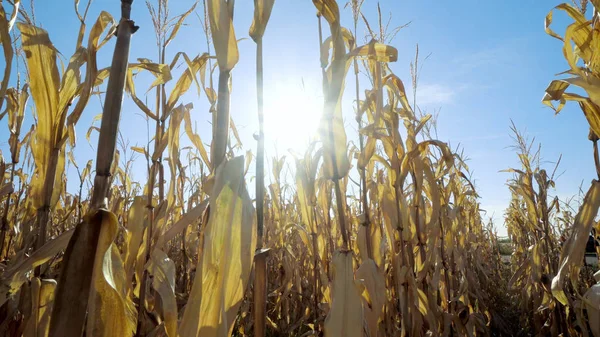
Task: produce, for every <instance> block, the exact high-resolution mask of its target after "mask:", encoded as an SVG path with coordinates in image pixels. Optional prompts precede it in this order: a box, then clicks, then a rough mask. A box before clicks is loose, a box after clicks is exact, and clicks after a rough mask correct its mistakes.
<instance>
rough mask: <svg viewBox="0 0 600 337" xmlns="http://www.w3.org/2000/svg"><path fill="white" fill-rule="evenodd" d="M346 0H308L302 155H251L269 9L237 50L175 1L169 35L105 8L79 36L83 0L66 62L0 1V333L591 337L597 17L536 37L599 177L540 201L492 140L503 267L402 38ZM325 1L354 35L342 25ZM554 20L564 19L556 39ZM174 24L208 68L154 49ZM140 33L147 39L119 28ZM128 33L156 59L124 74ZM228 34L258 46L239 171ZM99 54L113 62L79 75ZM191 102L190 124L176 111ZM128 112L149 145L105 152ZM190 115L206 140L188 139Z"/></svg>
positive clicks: (126, 2) (127, 12)
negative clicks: (308, 70) (139, 165)
mask: <svg viewBox="0 0 600 337" xmlns="http://www.w3.org/2000/svg"><path fill="white" fill-rule="evenodd" d="M111 1H114V2H117V1H116V0H111ZM136 1H141V0H136ZM363 2H364V0H350V1H349V2H348V4H346V3H342V2H341V1H337V2H336V0H313V1H312V3H313V4H312V5H311V4H310V2H306V6H312V7H313V9H314V11H315V13H316V16H315V20H314V27H313V28H314V29H313V32H314V34H313V35H314V39H315V44H314V45H315V48H316V47H317V43H318V46H319V47H318V48H319V49H318V50H317V53H316V54H317V55H320V58H319V61H320V64H321V72H322V80H323V81H322V84H323V88H322V94H323V97H324V99H323V102H322V106H321V108H322V111H320V115H321V119H320V121H315V123H319V127H318V134H317V138H316V141H314V142H312V143H311V144H310V146H308V147H307V149H306V151H305V152H304V153H291V154H289V155H276V156H272V155H271V156H269V154H267V153H266V151H265V137H264V134H265V132H268V130H265V128H264V124H265V118H267V117H268V116H265V114H264V100H265V96H266V95H268V91H267V90H264V88H263V82H264V81H263V75H264V69H266V68H268V67H269V64H268V63H266V62H263V54H264V53H268V52H270V49H269V48H268V44H269V41H268V39H265V40H263V36H264V34H265V31H268V30H269V28H270V27H269V26H268V22H269V19H270V16H271V12H272V9H273V7H274V6H277V4H276V3H275V0H254V13H244V12H239V11H238V12H236V15H240V16H241V15H244V16H252V25H251V26H250V27H247V29H248V33H246V31H240V29H241V28H240V27H239V26H236V27H235V28H236V29H237V30H234V25H233V16H234V7H235V2H234V0H204V1H202V2H192V1H189V10H187V11H186V12H184V13H182V14H180V15H177V16H171V15H170V13H169V3H168V1H167V0H148V1H147V2H146V3H145V5H146V6H132V3H133V0H121V13H108V12H105V11H103V12H101V14H100V15H99V16H98V17H97V18H91V17H88V9H89V7H90V4H91V0H89V1H88V2H81V3H80V1H79V0H75V1H74V8H75V15H76V16H77V19H78V21H79V23H80V25H79V30H78V38H77V41H74V42H75V52H74V54H73V55H71V56H70V57H68V58H67V60H68V62H67V63H66V64H63V63H62V62H61V59H60V57H61V55H62V54H60V52H59V51H58V50H57V49H56V48H55V46H54V45H53V43H52V41H53V33H54V32H52V31H46V30H45V29H43V28H42V26H43V25H40V24H39V23H38V22H36V21H35V18H34V16H33V14H34V13H33V6H31V8H29V7H27V6H24V4H22V3H21V1H20V0H7V1H2V2H1V3H0V41H1V45H2V49H3V52H4V67H5V68H4V72H3V76H2V82H1V83H0V120H4V119H6V120H4V121H3V122H6V124H7V125H8V130H3V131H1V132H0V141H2V142H4V141H8V147H7V150H8V151H6V152H5V153H0V260H1V262H0V336H27V337H29V336H36V337H42V336H51V337H61V336H88V337H90V336H167V337H177V336H181V337H192V336H193V337H195V336H202V337H210V336H215V337H216V336H219V337H223V336H257V337H264V336H326V337H337V336H348V337H358V336H370V337H376V336H596V337H600V273H597V274H596V275H595V278H594V275H593V270H592V268H591V267H589V266H586V265H584V253H585V242H587V238H588V235H589V233H590V232H591V230H592V229H593V228H595V229H596V231H595V233H599V234H598V235H599V236H600V222H597V221H596V216H597V213H598V209H599V207H600V159H599V154H598V145H597V142H598V139H599V137H598V136H597V135H600V49H599V48H600V33H599V32H600V26H599V20H600V16H599V15H598V13H597V11H596V8H600V1H598V0H591V1H590V2H589V3H588V2H587V1H582V2H578V3H565V4H562V5H559V6H557V7H556V8H554V9H552V11H551V12H550V13H549V14H548V16H547V17H546V21H545V22H546V32H547V34H548V35H549V36H550V37H553V38H556V39H558V40H559V41H561V42H562V47H563V50H562V51H563V54H564V57H565V59H566V61H567V62H566V64H567V65H568V67H569V68H568V69H569V70H568V71H567V72H565V73H563V74H561V75H559V76H560V79H556V80H553V81H552V82H551V83H550V85H549V86H548V89H547V90H546V92H545V96H544V98H543V101H542V102H543V103H544V104H546V105H548V106H549V107H551V108H552V109H554V110H555V112H556V113H558V112H559V111H560V110H561V109H562V108H563V106H564V105H565V104H566V103H568V102H570V101H575V102H577V103H578V104H579V106H580V108H581V111H582V112H583V113H584V114H585V117H586V119H587V121H588V122H589V126H590V132H589V139H590V141H591V142H592V146H591V147H590V155H591V156H594V159H595V163H596V171H597V173H598V177H597V179H598V180H593V181H592V182H591V185H590V186H589V190H588V191H587V193H585V197H584V198H583V200H582V201H581V203H580V205H577V206H578V207H577V206H576V207H570V206H569V205H566V204H565V203H564V202H562V201H561V200H559V199H558V198H552V197H550V196H549V190H551V189H552V188H554V185H555V182H554V179H555V175H554V173H552V172H553V171H552V168H543V167H542V163H540V160H539V158H540V153H539V151H536V149H535V148H534V147H533V145H534V144H533V143H532V142H530V141H529V140H528V139H527V138H526V137H525V136H523V135H522V134H521V133H519V131H518V130H517V128H516V126H514V125H513V127H512V130H513V133H514V140H515V150H516V152H517V155H518V158H519V161H520V163H521V167H519V168H507V170H506V172H507V173H504V174H506V175H507V178H508V181H507V186H506V187H507V188H508V189H509V190H510V193H511V196H512V197H511V201H510V204H509V205H508V208H507V209H506V211H505V215H504V217H505V219H504V221H505V225H506V227H507V230H508V234H509V237H510V240H511V244H512V248H513V250H514V252H513V254H512V255H511V258H510V263H508V264H505V263H503V262H502V259H501V255H500V252H499V250H498V247H499V245H498V236H497V233H496V231H495V229H494V224H493V223H492V222H491V221H488V220H487V219H486V218H485V217H484V216H483V215H482V214H483V212H482V210H481V208H480V203H479V195H478V193H477V191H476V189H475V186H474V184H473V183H472V174H471V172H470V171H469V168H468V166H467V164H466V163H465V156H464V155H463V153H462V151H460V150H459V149H452V148H451V147H450V146H449V145H448V143H446V142H445V141H444V140H439V139H436V138H435V137H434V136H433V135H435V134H436V133H435V132H433V131H434V130H435V128H436V119H435V117H434V116H432V115H430V114H424V113H422V112H421V111H420V110H419V109H417V108H415V104H414V102H413V103H411V99H410V97H409V96H408V95H407V90H406V89H405V83H408V84H409V85H412V86H413V87H415V88H416V81H417V77H418V75H417V71H418V66H417V62H418V57H417V58H416V59H415V62H414V64H411V69H412V70H413V71H412V72H411V73H412V77H411V78H408V79H406V78H405V79H401V78H400V77H399V76H397V75H395V74H394V73H393V72H392V70H391V67H390V64H391V63H393V62H396V61H397V60H398V53H399V51H398V50H397V49H396V48H395V47H394V46H392V45H390V41H391V36H393V35H395V34H396V33H397V32H398V31H399V29H400V28H398V29H396V30H393V31H392V30H388V27H387V26H386V25H385V24H383V23H382V20H381V12H380V11H379V20H378V22H377V23H376V24H371V23H370V22H369V21H368V20H367V18H366V17H365V16H364V14H363V12H362V11H361V8H362V7H363V6H373V4H372V3H371V2H370V1H367V2H365V3H363ZM32 3H33V2H32ZM99 3H104V2H99ZM346 5H347V6H349V7H350V9H351V11H350V13H352V18H351V19H352V21H351V22H352V23H353V26H351V27H342V25H341V21H342V20H341V19H342V18H341V15H342V12H343V11H342V9H343V8H344V6H346ZM56 6H65V7H69V6H70V4H69V6H66V5H65V3H64V2H60V3H57V4H56ZM70 8H72V7H70ZM140 9H141V10H140ZM556 11H562V12H565V13H566V14H567V15H568V16H569V17H570V19H571V23H570V24H569V25H568V27H567V28H566V30H565V31H564V32H560V34H559V32H555V31H554V30H553V29H552V13H553V12H556ZM65 12H66V10H65ZM69 15H72V14H69ZM195 15H197V16H198V18H199V19H200V25H201V27H199V28H198V31H202V32H203V33H204V35H205V37H206V40H207V45H206V50H205V52H204V53H202V54H200V55H196V56H192V55H187V54H186V53H185V52H183V51H175V52H174V51H169V52H168V53H167V49H168V47H169V44H170V43H171V42H172V41H173V40H175V39H177V34H178V31H179V29H180V27H182V26H183V25H187V24H188V21H190V18H192V17H193V16H195ZM142 16H150V17H151V20H152V23H153V25H154V27H141V28H140V27H137V26H136V25H135V22H134V20H135V19H136V18H139V17H142ZM189 24H191V21H190V23H189ZM271 28H272V27H271ZM359 28H360V29H364V30H365V31H367V32H368V34H367V38H366V39H365V41H363V42H360V41H359V40H361V39H359V38H357V36H358V29H359ZM152 29H153V31H152ZM142 30H146V33H145V34H146V35H144V36H147V34H152V33H154V35H155V37H156V47H157V52H158V54H157V55H158V58H156V54H155V55H153V57H155V59H154V60H153V59H152V58H150V56H149V58H139V59H137V60H131V59H130V58H129V52H130V46H131V40H132V39H135V38H136V37H137V35H139V34H142ZM245 36H249V37H250V40H251V41H247V42H245V43H253V45H254V46H255V48H256V49H255V50H256V69H255V71H253V73H254V74H255V75H256V93H257V97H256V101H251V102H245V104H248V105H254V104H256V106H257V111H258V115H257V116H252V118H256V119H257V120H258V126H259V129H258V130H256V136H255V139H256V143H253V144H245V146H246V149H247V148H252V151H248V152H245V151H244V148H243V147H242V145H241V141H240V137H239V134H238V131H237V129H236V125H235V120H236V118H240V115H239V114H241V113H243V112H240V111H235V110H233V109H231V108H230V105H231V104H230V103H231V91H232V90H235V89H236V80H235V77H234V75H235V74H236V71H238V69H237V68H236V65H237V63H238V61H239V49H238V43H240V42H239V39H240V38H242V37H245ZM113 45H114V50H110V51H108V52H109V53H111V52H112V58H111V61H109V60H108V59H106V58H103V57H100V50H101V49H102V50H104V52H106V50H108V49H109V47H108V46H113ZM265 46H266V48H265ZM263 49H264V50H263ZM172 54H174V55H175V56H174V58H173V59H167V55H172ZM282 71H284V70H282ZM143 76H146V77H148V78H151V79H152V82H151V84H150V86H149V87H147V86H144V85H143V84H142V83H144V82H142V81H140V80H139V79H140V78H141V77H143ZM551 76H552V75H551V74H549V78H550V77H551ZM363 77H364V78H363ZM136 86H137V87H136ZM570 86H576V87H578V89H577V90H578V92H579V94H577V93H570V92H568V91H567V89H568V88H569V87H570ZM345 92H350V93H351V94H352V95H353V97H354V99H353V104H352V105H351V106H349V105H347V104H342V102H343V100H342V96H343V95H344V93H345ZM144 93H145V94H144ZM190 94H195V95H198V96H201V97H202V98H203V99H206V100H207V101H208V102H209V103H210V109H209V110H208V111H202V110H199V109H195V108H194V106H193V104H192V103H191V102H190V101H186V100H185V98H186V97H189V95H190ZM91 100H100V101H101V102H102V114H101V116H100V115H99V116H98V118H95V122H99V125H96V124H94V125H91V126H90V125H82V124H81V123H79V120H80V119H81V117H82V116H83V115H84V114H90V113H92V112H91V111H90V109H89V108H88V109H86V107H88V106H89V105H90V101H91ZM124 101H131V102H133V103H134V104H135V107H136V110H137V111H129V110H126V109H123V108H122V106H123V102H124ZM569 104H572V103H569ZM347 110H350V111H353V115H354V116H355V120H354V121H351V123H353V124H354V128H353V129H351V128H348V127H345V125H347V124H348V121H344V119H343V115H342V111H347ZM130 113H140V114H143V115H144V116H145V118H146V120H147V121H148V123H149V130H150V141H149V142H148V144H147V145H146V146H128V145H125V144H126V143H125V142H124V141H123V140H122V138H125V139H126V138H127V133H128V132H130V130H129V128H127V127H124V126H123V125H119V120H120V118H121V117H122V116H123V115H124V114H130ZM27 114H31V117H28V116H27ZM206 116H209V117H206ZM202 118H209V119H210V120H211V121H212V123H211V129H212V132H211V133H210V134H200V133H199V132H198V131H197V128H196V127H195V124H194V123H195V121H196V120H200V119H202ZM24 120H32V121H33V123H32V125H31V127H30V128H29V127H28V126H27V125H23V124H24ZM290 127H293V126H290ZM355 130H358V132H357V133H356V131H355ZM352 132H355V133H356V134H352ZM91 134H97V136H98V143H97V147H96V148H95V155H96V159H95V160H89V161H88V162H87V163H86V162H78V161H77V160H76V158H75V155H74V149H75V147H76V146H78V145H79V146H82V145H81V143H82V141H81V138H82V136H83V135H84V136H86V138H88V139H90V135H91ZM349 138H352V139H357V140H358V141H357V142H351V141H349ZM183 143H185V144H191V145H190V146H183V145H182V144H183ZM128 153H130V154H131V153H135V154H137V155H138V157H137V158H138V159H137V160H140V161H144V162H145V165H146V166H147V177H145V179H141V180H137V181H136V180H134V179H132V175H131V170H132V165H133V159H131V158H133V157H132V156H131V155H129V156H128V155H127V154H128ZM267 156H269V157H268V158H266V157H267ZM286 165H289V166H290V167H291V172H293V173H292V174H291V176H288V175H286V174H284V173H283V171H284V167H286ZM265 166H270V167H265ZM69 168H70V170H71V171H72V170H73V169H74V170H75V171H76V173H77V174H76V175H73V174H67V171H68V170H69ZM554 171H555V169H554ZM73 179H76V181H75V182H73ZM68 180H71V181H68ZM67 182H69V184H70V186H78V188H76V189H75V190H72V189H68V188H67ZM86 187H90V188H89V189H88V188H86ZM353 187H357V189H358V193H352V192H351V191H353V190H354V188H353ZM506 187H504V188H506ZM577 208H578V209H577ZM560 237H563V238H564V239H565V241H564V243H562V244H561V241H560ZM599 239H600V237H599ZM599 253H600V252H599ZM599 256H600V255H599ZM596 282H599V283H598V284H596Z"/></svg>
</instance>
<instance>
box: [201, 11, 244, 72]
mask: <svg viewBox="0 0 600 337" xmlns="http://www.w3.org/2000/svg"><path fill="white" fill-rule="evenodd" d="M233 3H234V1H233V0H208V1H207V5H208V18H209V20H210V31H211V34H212V39H213V44H214V46H215V53H216V54H217V62H218V64H219V69H220V70H221V71H229V70H231V69H233V67H235V65H236V64H237V62H238V60H239V52H238V47H237V40H236V38H235V32H234V29H233Z"/></svg>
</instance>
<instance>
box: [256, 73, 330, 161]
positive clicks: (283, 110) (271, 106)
mask: <svg viewBox="0 0 600 337" xmlns="http://www.w3.org/2000/svg"><path fill="white" fill-rule="evenodd" d="M297 82H298V83H295V82H291V83H290V82H288V83H283V84H282V85H277V86H276V87H271V88H269V89H268V90H265V101H264V104H265V105H264V114H265V115H264V116H265V142H266V145H265V148H266V150H267V151H270V150H272V149H275V150H277V151H278V152H280V153H281V152H283V151H288V150H293V151H296V152H299V153H303V152H304V151H305V150H306V148H307V146H308V144H309V143H310V142H311V141H313V140H315V138H316V135H317V131H318V127H319V120H320V118H321V112H322V110H323V96H322V95H321V94H320V93H319V92H318V91H317V90H308V89H307V87H305V86H304V85H303V82H302V81H300V80H299V81H297Z"/></svg>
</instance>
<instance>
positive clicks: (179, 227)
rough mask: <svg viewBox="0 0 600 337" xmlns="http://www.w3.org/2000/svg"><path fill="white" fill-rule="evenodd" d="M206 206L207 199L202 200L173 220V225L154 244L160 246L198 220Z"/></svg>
mask: <svg viewBox="0 0 600 337" xmlns="http://www.w3.org/2000/svg"><path fill="white" fill-rule="evenodd" d="M206 206H208V199H207V200H204V201H202V202H201V203H199V204H198V205H196V206H194V207H193V208H192V209H191V210H189V211H188V212H187V213H185V214H184V215H183V216H182V217H181V218H180V219H179V220H177V222H175V224H174V225H173V226H171V228H169V229H168V230H167V231H166V232H165V234H163V235H162V236H161V237H160V238H159V242H158V243H157V244H156V246H157V247H162V245H164V244H166V243H167V242H169V241H171V240H173V238H174V237H175V236H176V235H177V234H179V233H181V232H182V231H183V230H184V229H185V228H186V227H187V226H189V225H191V224H194V223H195V222H197V221H199V220H200V218H201V217H202V214H204V210H205V209H206Z"/></svg>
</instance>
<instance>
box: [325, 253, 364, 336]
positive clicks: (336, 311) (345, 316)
mask: <svg viewBox="0 0 600 337" xmlns="http://www.w3.org/2000/svg"><path fill="white" fill-rule="evenodd" d="M332 287H333V295H332V302H331V309H330V311H329V314H328V315H327V318H326V319H325V323H324V329H325V336H326V337H342V336H343V337H362V336H363V335H364V333H363V306H362V302H361V301H362V298H361V296H360V293H359V291H358V287H357V286H356V284H355V281H354V271H353V269H352V252H351V251H347V252H336V253H335V256H334V257H333V285H332Z"/></svg>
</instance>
